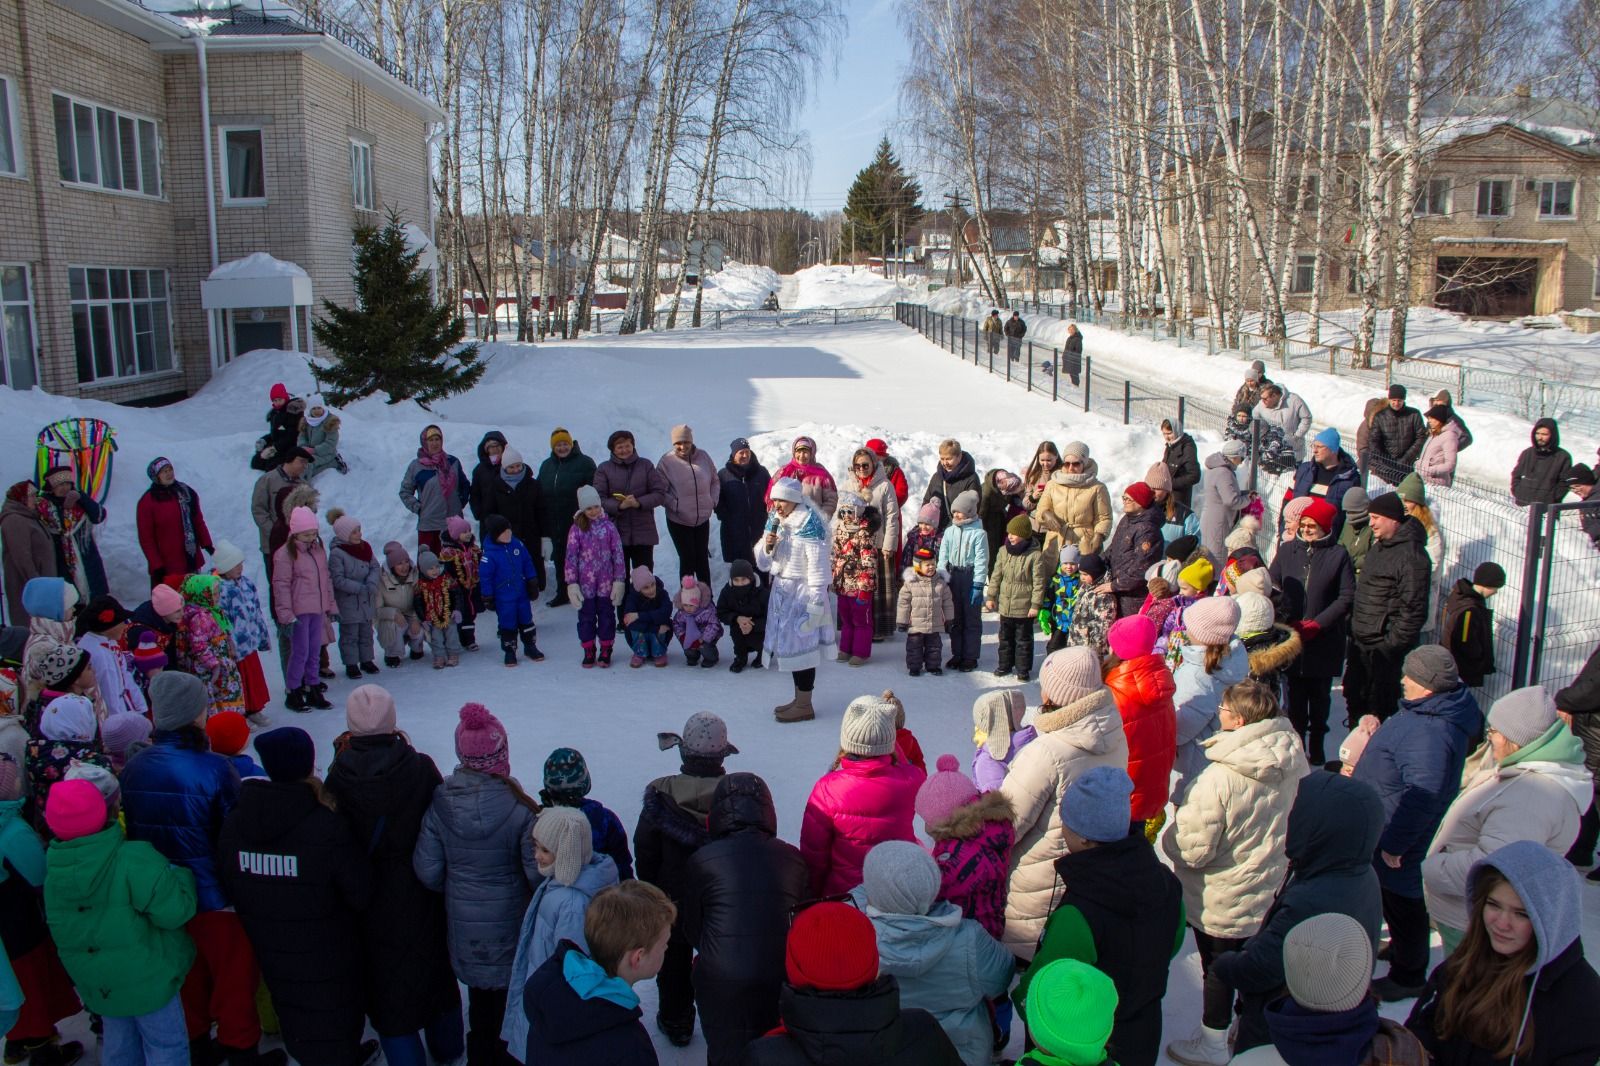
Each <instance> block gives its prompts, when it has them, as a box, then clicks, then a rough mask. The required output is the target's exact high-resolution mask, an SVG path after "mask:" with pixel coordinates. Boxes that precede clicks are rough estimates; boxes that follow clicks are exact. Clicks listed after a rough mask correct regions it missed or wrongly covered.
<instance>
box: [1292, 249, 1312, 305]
mask: <svg viewBox="0 0 1600 1066" xmlns="http://www.w3.org/2000/svg"><path fill="white" fill-rule="evenodd" d="M1316 277H1317V257H1316V256H1314V255H1297V256H1295V257H1294V278H1293V279H1292V280H1291V281H1290V283H1289V292H1290V293H1292V294H1296V295H1304V294H1306V293H1308V292H1310V291H1311V289H1312V287H1313V283H1314V282H1315V281H1316Z"/></svg>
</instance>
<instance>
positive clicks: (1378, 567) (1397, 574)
mask: <svg viewBox="0 0 1600 1066" xmlns="http://www.w3.org/2000/svg"><path fill="white" fill-rule="evenodd" d="M1427 539H1428V535H1427V534H1426V533H1425V532H1423V529H1422V523H1421V522H1418V521H1417V520H1416V519H1415V518H1412V517H1411V516H1410V515H1407V516H1406V518H1405V521H1403V522H1401V523H1400V528H1399V529H1397V530H1395V533H1394V536H1392V537H1390V538H1389V539H1388V540H1379V539H1377V538H1376V537H1374V538H1373V540H1372V548H1371V549H1370V550H1369V551H1368V552H1367V559H1366V562H1365V563H1364V564H1363V565H1362V567H1361V580H1360V581H1358V582H1356V598H1355V603H1354V604H1353V605H1352V606H1351V608H1350V636H1351V638H1352V639H1353V640H1354V641H1355V642H1356V643H1357V644H1360V645H1363V646H1364V647H1369V648H1372V647H1378V646H1380V645H1382V646H1386V647H1388V648H1389V649H1390V650H1391V651H1395V652H1400V651H1407V650H1409V649H1410V648H1412V647H1414V646H1415V645H1416V643H1417V636H1418V634H1420V633H1421V632H1422V623H1423V621H1424V620H1425V619H1426V618H1427V615H1428V583H1429V582H1430V581H1431V580H1432V579H1433V564H1432V563H1430V562H1429V561H1428V550H1427V548H1426V547H1424V544H1426V542H1427Z"/></svg>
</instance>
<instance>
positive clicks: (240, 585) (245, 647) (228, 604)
mask: <svg viewBox="0 0 1600 1066" xmlns="http://www.w3.org/2000/svg"><path fill="white" fill-rule="evenodd" d="M222 613H223V614H225V615H227V616H228V624H229V625H231V626H232V627H233V646H234V649H235V650H236V651H238V653H239V655H240V656H241V657H242V656H246V655H249V654H250V653H251V652H254V651H271V650H272V627H271V626H269V625H267V614H266V612H265V611H263V610H262V609H261V594H260V593H258V592H257V591H256V583H255V582H254V581H251V580H250V579H249V578H248V577H245V576H244V575H243V574H240V575H239V576H238V578H236V579H235V580H233V581H229V580H228V579H227V578H222Z"/></svg>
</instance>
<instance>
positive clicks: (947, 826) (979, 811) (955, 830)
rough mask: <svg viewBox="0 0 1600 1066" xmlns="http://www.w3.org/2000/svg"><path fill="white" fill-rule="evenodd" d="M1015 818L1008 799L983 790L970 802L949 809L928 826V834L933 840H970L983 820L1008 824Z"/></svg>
mask: <svg viewBox="0 0 1600 1066" xmlns="http://www.w3.org/2000/svg"><path fill="white" fill-rule="evenodd" d="M1015 818H1016V814H1015V812H1014V811H1013V809H1012V807H1011V801H1010V800H1008V799H1006V798H1005V796H1004V795H1002V794H1001V793H999V792H985V793H984V794H983V795H981V796H979V797H978V798H977V799H975V800H973V801H972V802H971V803H967V804H963V805H962V806H960V807H957V808H956V809H955V810H954V811H951V812H950V817H948V818H946V819H945V820H944V821H942V822H939V823H938V824H936V825H930V826H928V835H929V836H931V837H933V838H934V839H935V840H940V839H955V840H971V839H972V838H973V837H975V836H977V835H978V834H979V833H981V832H983V824H984V823H985V822H1004V823H1005V824H1006V825H1008V826H1009V825H1010V824H1011V823H1012V821H1013V820H1015Z"/></svg>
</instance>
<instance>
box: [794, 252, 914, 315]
mask: <svg viewBox="0 0 1600 1066" xmlns="http://www.w3.org/2000/svg"><path fill="white" fill-rule="evenodd" d="M793 282H794V286H793V295H792V297H790V300H791V302H790V303H786V304H784V310H789V309H790V308H791V307H792V308H795V309H799V308H806V307H882V306H885V305H887V304H892V303H898V302H900V301H902V300H918V301H920V300H922V299H923V298H924V297H925V296H926V294H927V285H926V283H925V282H924V281H923V280H922V279H920V278H886V277H884V276H883V275H882V274H878V273H875V272H873V271H871V270H868V269H867V268H865V267H855V268H851V267H848V266H835V265H833V264H829V263H821V264H818V265H817V266H813V267H807V268H806V269H804V270H801V271H797V272H796V273H795V274H794V275H793Z"/></svg>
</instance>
